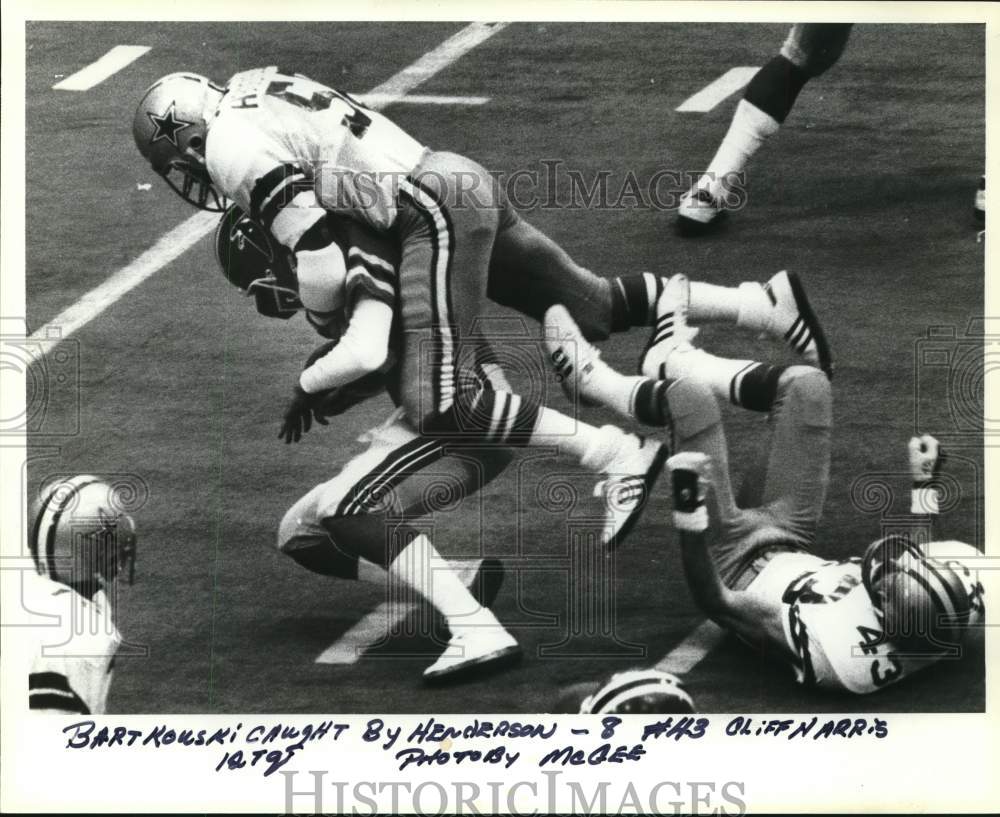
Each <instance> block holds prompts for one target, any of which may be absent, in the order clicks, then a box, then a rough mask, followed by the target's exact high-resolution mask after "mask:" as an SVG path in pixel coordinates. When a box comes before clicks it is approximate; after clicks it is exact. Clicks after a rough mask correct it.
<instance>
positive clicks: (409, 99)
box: [354, 94, 490, 108]
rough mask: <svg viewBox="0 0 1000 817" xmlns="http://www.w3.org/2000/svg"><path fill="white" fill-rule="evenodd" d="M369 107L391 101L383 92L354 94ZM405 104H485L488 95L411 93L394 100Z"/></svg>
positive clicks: (381, 105)
mask: <svg viewBox="0 0 1000 817" xmlns="http://www.w3.org/2000/svg"><path fill="white" fill-rule="evenodd" d="M354 96H356V97H358V98H359V99H360V100H361V101H362V102H364V103H365V105H367V106H368V107H369V108H383V107H385V106H386V105H388V104H389V103H388V102H386V99H387V97H385V96H384V95H381V94H354ZM392 101H393V102H398V103H400V104H403V105H485V104H486V103H487V102H489V101H490V98H489V97H488V96H437V95H434V94H411V95H409V96H404V97H399V98H396V99H393V100H392Z"/></svg>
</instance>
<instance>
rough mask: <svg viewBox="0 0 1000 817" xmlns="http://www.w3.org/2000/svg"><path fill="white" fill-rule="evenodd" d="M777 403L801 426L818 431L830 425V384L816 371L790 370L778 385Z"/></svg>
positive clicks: (800, 367) (831, 403) (799, 368)
mask: <svg viewBox="0 0 1000 817" xmlns="http://www.w3.org/2000/svg"><path fill="white" fill-rule="evenodd" d="M778 402H779V403H780V404H781V405H782V406H783V407H785V409H784V410H787V411H792V412H794V416H795V417H796V419H798V420H799V421H800V422H801V423H803V424H804V425H808V426H815V427H817V428H829V427H830V426H831V425H833V395H832V392H831V390H830V381H829V380H828V379H827V376H826V375H825V374H823V372H821V371H820V370H819V369H814V368H812V367H811V366H791V367H789V368H788V369H786V370H785V371H784V373H783V374H782V375H781V379H780V380H779V381H778Z"/></svg>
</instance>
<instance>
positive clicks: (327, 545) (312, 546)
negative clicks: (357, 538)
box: [281, 536, 358, 581]
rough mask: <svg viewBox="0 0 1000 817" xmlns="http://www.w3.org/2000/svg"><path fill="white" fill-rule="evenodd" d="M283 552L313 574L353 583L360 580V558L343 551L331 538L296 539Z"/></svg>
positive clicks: (304, 537)
mask: <svg viewBox="0 0 1000 817" xmlns="http://www.w3.org/2000/svg"><path fill="white" fill-rule="evenodd" d="M281 552H282V553H284V554H285V555H286V556H288V557H290V558H292V559H294V560H295V561H296V562H298V564H300V565H301V566H302V567H304V568H305V569H306V570H309V571H310V572H312V573H318V574H320V575H321V576H335V577H337V578H338V579H349V580H352V581H353V580H355V579H357V578H358V557H357V556H355V555H352V554H350V553H347V552H345V551H343V550H341V549H340V548H339V547H338V546H337V544H336V542H334V541H333V539H331V538H329V537H324V539H323V540H321V539H319V538H318V537H313V536H302V537H294V538H292V539H290V540H288V541H287V542H286V543H285V545H284V546H283V547H282V548H281Z"/></svg>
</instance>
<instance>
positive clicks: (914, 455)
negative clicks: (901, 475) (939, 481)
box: [909, 434, 944, 486]
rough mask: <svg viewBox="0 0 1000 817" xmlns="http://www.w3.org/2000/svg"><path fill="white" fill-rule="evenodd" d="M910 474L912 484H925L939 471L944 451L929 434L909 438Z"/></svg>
mask: <svg viewBox="0 0 1000 817" xmlns="http://www.w3.org/2000/svg"><path fill="white" fill-rule="evenodd" d="M909 450H910V475H911V476H912V477H913V484H914V486H917V485H926V484H927V483H928V482H930V481H931V480H932V479H934V477H936V476H937V475H938V474H939V473H940V471H941V463H942V462H943V461H944V453H943V452H942V451H941V447H940V445H939V444H938V441H937V440H935V439H934V438H933V437H932V436H931V435H930V434H924V435H923V436H921V437H911V438H910V445H909Z"/></svg>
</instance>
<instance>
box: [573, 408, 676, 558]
mask: <svg viewBox="0 0 1000 817" xmlns="http://www.w3.org/2000/svg"><path fill="white" fill-rule="evenodd" d="M600 433H601V441H600V443H599V444H598V445H597V446H595V449H594V450H592V451H588V452H587V454H586V455H585V456H584V458H583V465H584V466H585V467H590V468H591V469H592V470H595V471H600V472H601V473H603V474H605V475H606V477H605V479H603V480H601V481H600V482H598V483H597V484H596V485H595V486H594V496H599V497H601V498H602V499H603V500H604V506H605V519H604V529H603V531H602V532H601V544H602V545H604V546H605V547H606V548H607V549H608V551H612V550H614V549H615V548H616V547H618V545H620V544H621V543H622V542H623V541H624V539H625V537H626V536H628V534H629V532H630V531H631V530H632V528H633V527H635V523H636V522H638V521H639V517H640V516H641V515H642V512H643V511H644V510H645V508H646V505H647V504H648V499H649V496H650V493H651V492H652V490H653V486H654V485H655V484H656V480H657V479H658V478H659V476H660V473H661V472H662V471H663V464H664V463H665V462H666V460H667V455H668V453H669V452H668V450H667V447H666V446H665V445H662V444H660V443H657V442H654V441H652V440H648V439H646V438H645V437H639V436H638V435H636V434H626V433H625V432H624V431H622V430H621V429H619V428H617V427H615V426H604V427H603V428H601V429H600Z"/></svg>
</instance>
